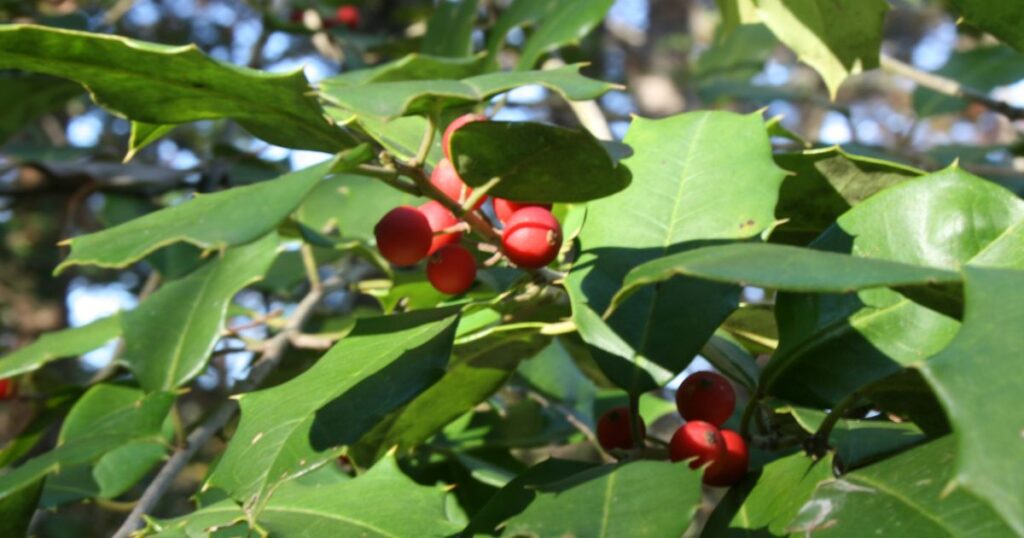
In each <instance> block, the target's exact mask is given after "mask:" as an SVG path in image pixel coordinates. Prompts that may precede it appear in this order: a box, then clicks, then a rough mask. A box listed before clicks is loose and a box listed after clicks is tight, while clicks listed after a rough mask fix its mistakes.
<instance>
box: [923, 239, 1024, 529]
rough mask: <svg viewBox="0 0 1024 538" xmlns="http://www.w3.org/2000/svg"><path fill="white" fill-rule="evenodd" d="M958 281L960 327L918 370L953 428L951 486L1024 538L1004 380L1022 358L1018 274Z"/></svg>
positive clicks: (1015, 438)
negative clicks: (961, 288)
mask: <svg viewBox="0 0 1024 538" xmlns="http://www.w3.org/2000/svg"><path fill="white" fill-rule="evenodd" d="M1019 248H1020V247H1018V249H1019ZM964 274H965V275H966V281H965V291H966V295H967V306H966V316H965V318H964V323H963V326H962V327H961V328H960V331H959V332H958V333H957V335H956V338H955V339H954V340H953V342H952V343H951V344H950V345H949V347H947V348H946V349H944V350H942V352H941V353H939V354H938V355H936V356H934V357H932V358H930V359H928V360H927V361H924V362H923V363H922V364H920V365H918V368H919V369H920V371H921V374H922V375H923V376H924V378H925V379H926V380H927V381H928V383H929V384H930V385H931V386H932V388H934V389H935V393H936V395H937V396H938V398H939V401H940V402H942V405H943V407H945V409H946V413H947V414H948V415H949V418H950V420H951V421H952V423H953V433H954V436H955V438H956V440H957V459H956V468H955V472H954V473H953V474H952V476H951V477H950V480H951V483H952V484H955V487H956V488H958V489H963V490H966V491H968V492H971V493H972V494H974V495H975V496H977V497H979V498H981V499H984V500H985V501H986V502H988V503H989V504H991V505H992V506H993V507H994V508H995V510H996V511H997V512H999V514H1001V515H1002V517H1003V519H1004V520H1005V521H1006V523H1007V525H1008V526H1010V527H1011V528H1013V529H1014V531H1016V532H1017V533H1018V534H1024V442H1022V441H1024V413H1021V412H1020V407H1019V406H1020V403H1019V400H1020V384H1019V383H1018V382H1017V379H1016V378H1015V376H1013V375H1012V374H1010V372H1013V371H1015V368H1016V367H1017V365H1019V364H1020V354H1021V350H1024V333H1022V332H1021V330H1020V328H1021V327H1024V289H1022V287H1021V286H1022V284H1024V271H1020V270H1008V269H987V268H986V269H982V268H975V267H970V266H968V267H967V268H966V269H965V271H964Z"/></svg>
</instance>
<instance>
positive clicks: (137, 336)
mask: <svg viewBox="0 0 1024 538" xmlns="http://www.w3.org/2000/svg"><path fill="white" fill-rule="evenodd" d="M280 246H281V238H280V237H279V236H278V235H277V233H270V234H268V235H267V236H265V237H263V238H262V239H259V240H257V241H253V242H252V243H249V244H247V245H242V246H238V247H232V248H229V249H227V250H226V251H225V252H224V253H223V254H221V255H219V256H218V257H217V258H216V259H213V260H211V261H209V262H207V263H206V264H204V265H203V266H202V267H200V268H199V269H197V270H195V271H193V272H192V273H190V274H188V275H187V276H185V277H182V278H180V279H178V280H174V281H172V282H169V283H167V284H164V285H163V286H162V287H161V288H160V289H159V290H157V291H156V293H154V294H153V295H151V296H150V297H148V298H146V300H144V301H142V304H140V305H139V306H138V307H137V308H135V309H134V310H132V311H130V312H128V313H126V314H124V315H123V317H122V322H121V324H122V327H123V329H124V344H125V345H124V354H123V356H122V358H121V360H122V361H124V363H125V364H127V366H128V368H130V369H131V370H132V373H134V374H135V377H136V378H137V379H138V381H139V384H140V385H142V387H143V388H145V389H147V390H173V389H174V388H176V387H179V386H181V385H183V384H185V383H187V382H188V381H189V380H191V379H192V378H193V377H195V376H197V375H199V374H200V373H202V371H203V369H204V368H205V367H206V363H207V360H208V359H209V357H210V353H211V352H212V351H213V347H214V345H216V343H217V341H218V340H220V333H221V330H222V329H223V328H224V320H225V318H226V317H227V313H228V305H229V304H230V302H231V299H232V298H233V297H234V296H235V294H236V293H238V292H239V291H241V290H242V288H245V287H246V286H248V285H249V284H251V283H253V282H255V281H257V280H260V279H261V278H263V275H264V273H266V272H267V270H268V269H269V268H270V264H271V263H273V261H274V259H275V258H276V257H277V254H278V249H279V248H280Z"/></svg>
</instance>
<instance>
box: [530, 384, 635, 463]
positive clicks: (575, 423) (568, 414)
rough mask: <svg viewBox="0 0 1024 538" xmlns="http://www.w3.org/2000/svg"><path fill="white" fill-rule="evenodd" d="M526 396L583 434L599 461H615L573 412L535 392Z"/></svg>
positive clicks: (592, 432)
mask: <svg viewBox="0 0 1024 538" xmlns="http://www.w3.org/2000/svg"><path fill="white" fill-rule="evenodd" d="M526 395H527V397H529V398H530V399H531V400H533V401H535V402H537V403H539V404H540V405H541V406H542V407H547V408H548V409H551V410H553V411H556V412H557V413H558V414H560V415H562V416H563V417H565V420H567V421H568V422H569V424H571V425H572V427H573V428H576V430H577V431H578V432H580V433H581V434H583V437H585V438H586V439H587V441H588V442H590V444H592V445H594V448H596V449H597V453H598V454H600V455H601V459H602V460H604V462H605V463H613V462H614V461H615V458H613V457H611V456H610V455H609V454H608V453H607V452H605V451H604V449H603V448H601V443H600V442H598V440H597V435H595V434H594V430H592V429H590V426H588V425H587V424H586V423H585V422H583V421H582V420H580V418H579V417H578V416H576V412H575V411H573V410H572V409H570V408H569V407H567V406H566V405H565V404H562V403H561V402H552V401H551V400H548V399H547V398H545V397H544V395H543V394H541V393H539V392H537V391H535V390H527V391H526Z"/></svg>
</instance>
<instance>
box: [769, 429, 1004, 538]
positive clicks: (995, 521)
mask: <svg viewBox="0 0 1024 538" xmlns="http://www.w3.org/2000/svg"><path fill="white" fill-rule="evenodd" d="M954 448H955V447H954V442H953V440H952V439H951V438H950V437H944V438H942V439H939V440H937V441H932V442H930V443H928V444H926V445H923V446H920V447H917V448H915V449H913V450H908V451H907V452H904V453H903V454H900V455H899V456H896V457H894V458H889V459H887V460H884V461H882V462H879V463H876V464H875V465H872V466H870V467H865V468H864V469H860V470H858V471H855V472H852V473H850V474H847V475H845V476H842V477H840V478H836V479H834V480H829V481H826V482H823V483H822V484H821V485H819V486H818V488H817V490H816V491H815V492H814V494H813V496H812V497H811V499H810V500H809V501H808V502H807V503H806V504H804V506H803V507H802V508H801V509H800V512H799V513H798V514H797V516H796V518H795V519H794V520H793V521H792V522H791V523H790V525H789V527H788V529H787V530H788V531H790V532H793V533H794V534H797V535H804V534H811V533H813V535H814V536H823V537H826V536H827V537H851V538H853V537H862V536H985V537H992V538H996V537H1003V536H1005V537H1011V536H1019V534H1018V533H1016V532H1014V531H1013V530H1011V528H1010V527H1009V526H1007V525H1006V523H1005V522H1003V521H1002V520H1001V519H1000V518H999V516H998V514H996V513H995V512H994V511H992V509H991V508H990V507H989V506H987V505H986V504H985V503H984V502H982V501H981V500H979V499H978V498H977V497H975V496H974V495H972V494H971V493H970V492H967V491H964V490H960V489H955V490H951V491H944V488H945V486H946V484H947V483H948V482H949V479H950V478H952V472H951V471H952V463H953V459H954V457H955V455H954ZM1018 494H1019V493H1018ZM865 514H869V515H870V517H865ZM1018 514H1019V512H1018Z"/></svg>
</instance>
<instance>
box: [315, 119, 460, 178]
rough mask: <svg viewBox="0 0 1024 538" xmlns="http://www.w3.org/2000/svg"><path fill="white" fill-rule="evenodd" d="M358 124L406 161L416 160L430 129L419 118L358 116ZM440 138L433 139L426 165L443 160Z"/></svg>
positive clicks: (426, 122)
mask: <svg viewBox="0 0 1024 538" xmlns="http://www.w3.org/2000/svg"><path fill="white" fill-rule="evenodd" d="M331 110H338V109H331ZM358 123H359V126H360V127H362V128H363V129H364V130H365V131H366V132H367V134H369V135H370V136H371V137H373V139H374V140H376V141H377V142H378V143H379V144H380V145H382V146H384V149H386V150H388V152H389V153H391V154H392V155H394V156H395V157H398V158H400V159H405V160H407V161H408V160H412V159H414V158H416V154H417V153H418V152H419V147H420V144H421V142H422V140H423V134H424V133H425V132H426V131H427V129H428V128H429V127H430V122H429V121H427V119H426V118H423V117H420V116H404V117H401V118H395V119H392V120H382V119H380V118H377V117H374V116H359V118H358ZM440 138H441V137H439V136H435V137H434V144H433V145H432V146H431V147H430V152H429V153H428V154H427V161H426V162H427V164H430V165H436V164H437V163H438V162H440V161H441V159H443V158H444V153H443V152H442V151H441V140H440ZM389 188H390V187H389ZM392 190H393V189H392Z"/></svg>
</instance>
